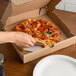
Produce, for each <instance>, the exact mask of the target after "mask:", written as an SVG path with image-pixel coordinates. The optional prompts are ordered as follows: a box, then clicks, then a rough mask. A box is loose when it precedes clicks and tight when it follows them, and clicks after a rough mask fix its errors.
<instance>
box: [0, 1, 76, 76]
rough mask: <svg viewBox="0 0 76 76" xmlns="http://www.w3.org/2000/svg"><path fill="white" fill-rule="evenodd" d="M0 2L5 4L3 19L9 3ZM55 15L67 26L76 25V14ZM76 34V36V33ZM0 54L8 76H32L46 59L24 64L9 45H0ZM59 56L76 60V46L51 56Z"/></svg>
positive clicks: (1, 9) (0, 10)
mask: <svg viewBox="0 0 76 76" xmlns="http://www.w3.org/2000/svg"><path fill="white" fill-rule="evenodd" d="M0 1H2V2H3V3H2V4H1V3H0V18H1V16H2V14H3V12H4V10H5V6H6V5H7V4H8V2H7V1H6V0H0ZM2 5H4V7H2ZM55 13H56V14H57V15H58V16H59V17H60V18H61V19H62V21H64V23H66V24H67V25H75V24H76V21H75V20H74V19H76V14H75V13H69V12H64V11H58V10H55ZM65 14H66V15H65ZM74 30H75V28H74ZM74 34H75V35H76V32H74ZM0 53H2V54H4V57H5V62H4V63H3V66H4V68H5V72H6V76H32V73H33V69H34V67H35V65H36V64H37V63H38V61H40V59H42V58H44V57H41V58H39V59H36V60H34V61H31V62H29V63H27V64H22V61H21V59H20V57H19V55H18V54H17V52H16V51H15V49H14V48H13V46H12V45H11V44H8V43H7V44H0ZM57 54H62V55H68V56H71V57H74V58H76V44H75V45H72V46H70V47H68V48H65V49H62V50H59V51H57V52H55V53H52V54H49V55H57Z"/></svg>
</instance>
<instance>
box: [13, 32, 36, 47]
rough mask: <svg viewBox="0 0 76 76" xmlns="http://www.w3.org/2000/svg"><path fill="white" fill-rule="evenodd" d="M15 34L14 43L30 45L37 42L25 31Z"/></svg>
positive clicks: (20, 45) (21, 45)
mask: <svg viewBox="0 0 76 76" xmlns="http://www.w3.org/2000/svg"><path fill="white" fill-rule="evenodd" d="M14 36H15V37H14V43H15V44H16V45H17V46H19V47H23V48H24V47H30V46H34V44H35V43H36V41H35V40H34V39H33V38H32V37H31V36H30V35H28V34H26V33H23V32H15V34H14Z"/></svg>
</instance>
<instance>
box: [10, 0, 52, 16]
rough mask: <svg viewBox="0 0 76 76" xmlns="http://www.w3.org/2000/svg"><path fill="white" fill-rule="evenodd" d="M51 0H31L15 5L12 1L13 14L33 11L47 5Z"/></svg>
mask: <svg viewBox="0 0 76 76" xmlns="http://www.w3.org/2000/svg"><path fill="white" fill-rule="evenodd" d="M15 1H16V0H15ZM17 1H18V0H17ZM21 1H23V0H21ZM50 1H51V0H32V1H30V2H27V3H24V4H21V5H15V4H14V3H13V2H11V6H12V16H15V15H18V14H21V13H24V12H28V11H32V10H34V9H38V8H42V7H45V6H46V5H47V4H48V3H49V2H50Z"/></svg>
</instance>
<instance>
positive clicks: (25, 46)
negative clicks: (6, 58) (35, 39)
mask: <svg viewBox="0 0 76 76" xmlns="http://www.w3.org/2000/svg"><path fill="white" fill-rule="evenodd" d="M19 46H20V47H22V48H29V47H30V45H26V44H23V43H21V44H19Z"/></svg>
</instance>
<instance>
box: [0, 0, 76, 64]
mask: <svg viewBox="0 0 76 76" xmlns="http://www.w3.org/2000/svg"><path fill="white" fill-rule="evenodd" d="M59 2H60V0H11V1H9V3H8V6H7V8H6V10H5V12H4V14H3V16H2V18H1V23H2V28H3V30H5V31H12V30H13V28H14V27H15V26H16V25H17V24H18V23H19V22H21V21H24V20H25V19H29V18H35V19H36V18H37V19H46V20H49V21H51V22H53V23H54V24H55V25H56V26H57V27H58V28H59V29H60V31H61V41H60V42H58V43H56V44H55V45H54V46H53V47H46V48H40V49H39V48H38V49H37V48H36V46H34V47H32V49H31V51H32V52H31V51H30V50H28V51H27V50H25V51H24V52H21V51H20V50H19V49H18V48H17V46H16V45H15V44H13V46H14V47H15V49H16V51H17V52H18V54H19V56H20V57H21V59H22V61H23V63H27V62H29V61H32V60H34V59H37V58H39V57H41V56H44V55H47V54H50V53H53V52H56V51H58V50H60V49H63V48H66V47H69V46H71V45H73V44H75V43H76V36H75V35H74V34H73V33H72V31H71V30H70V28H69V27H68V26H67V25H65V23H63V22H62V21H61V20H60V19H59V17H58V16H57V15H56V14H55V13H54V10H55V6H56V5H57V4H58V3H59ZM28 49H29V48H28ZM33 50H34V51H33Z"/></svg>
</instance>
